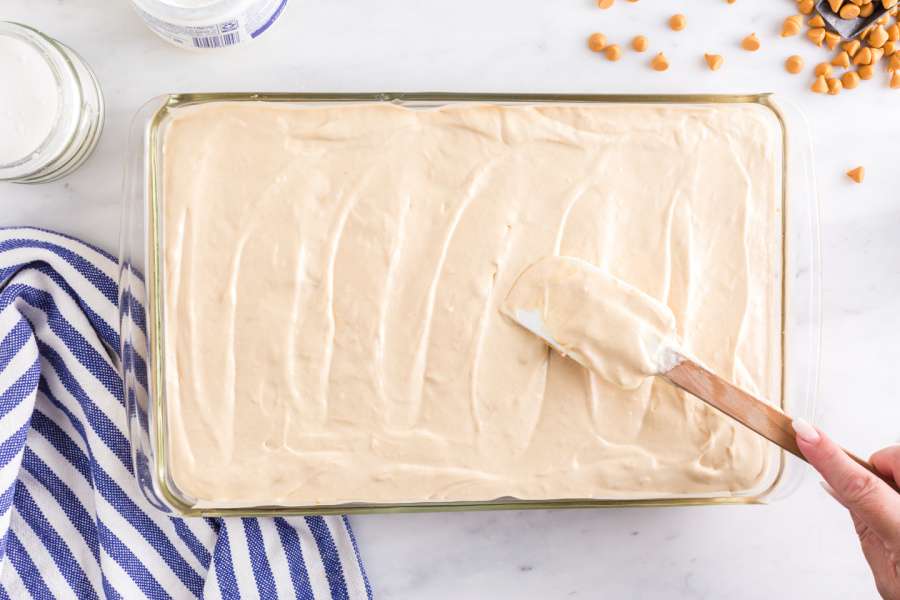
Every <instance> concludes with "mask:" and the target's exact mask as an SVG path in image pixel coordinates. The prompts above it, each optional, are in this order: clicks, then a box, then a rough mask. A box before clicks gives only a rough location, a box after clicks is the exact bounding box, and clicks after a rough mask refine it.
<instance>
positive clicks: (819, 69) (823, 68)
mask: <svg viewBox="0 0 900 600" xmlns="http://www.w3.org/2000/svg"><path fill="white" fill-rule="evenodd" d="M813 72H814V73H815V74H816V75H824V76H825V77H831V65H829V64H828V63H819V64H817V65H816V69H815V71H813Z"/></svg>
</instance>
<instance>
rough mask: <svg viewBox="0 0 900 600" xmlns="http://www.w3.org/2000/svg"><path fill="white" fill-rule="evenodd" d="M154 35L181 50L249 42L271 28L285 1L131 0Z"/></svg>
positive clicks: (282, 9) (222, 46) (224, 46)
mask: <svg viewBox="0 0 900 600" xmlns="http://www.w3.org/2000/svg"><path fill="white" fill-rule="evenodd" d="M132 2H133V4H134V7H135V9H136V10H137V13H138V14H139V15H140V17H141V18H142V19H143V20H144V23H146V24H147V27H149V28H150V29H151V30H152V31H153V32H154V33H156V34H157V35H158V36H159V37H161V38H162V39H164V40H166V41H167V42H169V43H170V44H173V45H175V46H179V47H181V48H194V49H197V50H210V49H215V48H228V47H231V46H237V45H239V44H243V43H244V42H247V41H250V40H252V39H254V38H257V37H259V36H260V35H262V34H263V33H265V32H266V31H267V30H268V29H269V27H271V26H272V24H273V23H275V21H277V20H278V17H280V16H281V13H282V12H283V11H284V7H285V5H286V4H287V0H132Z"/></svg>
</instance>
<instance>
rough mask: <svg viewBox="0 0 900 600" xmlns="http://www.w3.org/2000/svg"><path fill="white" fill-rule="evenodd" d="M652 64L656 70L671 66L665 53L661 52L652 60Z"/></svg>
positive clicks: (663, 69)
mask: <svg viewBox="0 0 900 600" xmlns="http://www.w3.org/2000/svg"><path fill="white" fill-rule="evenodd" d="M650 66H651V67H653V70H654V71H665V70H666V69H668V68H669V60H668V59H667V58H666V55H665V54H663V53H662V52H660V53H659V54H657V55H656V56H654V57H653V60H651V61H650Z"/></svg>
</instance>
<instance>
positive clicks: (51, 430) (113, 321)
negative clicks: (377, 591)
mask: <svg viewBox="0 0 900 600" xmlns="http://www.w3.org/2000/svg"><path fill="white" fill-rule="evenodd" d="M117 269H118V266H117V264H116V261H115V260H114V259H113V258H112V257H111V256H109V255H108V254H106V253H104V252H102V251H100V250H97V249H95V248H92V247H90V246H88V245H86V244H84V243H82V242H79V241H76V240H73V239H71V238H69V237H66V236H63V235H60V234H57V233H52V232H48V231H43V230H38V229H30V228H28V229H0V569H2V571H0V586H2V587H0V599H2V598H12V599H19V598H28V597H33V598H39V599H42V598H82V599H83V598H125V599H127V600H132V599H137V598H153V599H157V598H265V599H268V598H294V597H296V598H346V599H348V600H349V599H354V598H371V596H372V592H371V589H370V587H369V583H368V581H367V579H366V575H365V571H364V570H363V567H362V563H361V561H360V558H359V553H358V551H357V549H356V543H355V540H354V538H353V534H352V532H351V530H350V526H349V523H348V522H347V519H346V517H343V518H342V517H309V518H303V517H297V518H275V519H238V518H233V519H199V518H197V519H179V518H174V517H171V516H168V515H166V514H165V513H162V512H160V511H158V510H156V509H154V508H153V507H151V506H150V505H149V504H148V503H147V502H146V501H145V500H144V498H143V496H142V494H141V493H140V491H139V490H138V487H137V483H136V481H135V478H134V476H133V471H132V464H131V457H130V449H129V443H128V439H127V437H126V434H125V432H126V416H125V408H124V405H123V401H122V380H121V378H120V377H119V371H118V360H119V357H118V352H119V350H118V349H119V335H118V332H117V329H118V309H117V307H116V302H117V297H118V290H117V284H116V278H117Z"/></svg>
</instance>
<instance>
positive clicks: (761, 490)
mask: <svg viewBox="0 0 900 600" xmlns="http://www.w3.org/2000/svg"><path fill="white" fill-rule="evenodd" d="M220 101H265V102H292V103H309V104H319V105H323V104H336V103H354V102H356V103H363V102H365V103H370V102H392V103H396V104H399V105H402V106H405V107H409V108H431V107H436V106H441V105H445V104H452V103H462V102H465V103H472V102H479V103H498V104H535V103H569V104H571V103H654V104H659V103H664V104H710V103H755V104H759V105H762V106H765V107H767V108H768V109H770V110H771V111H773V113H774V114H775V115H776V117H777V118H778V120H779V122H780V123H781V125H782V128H783V132H784V148H783V157H784V159H783V173H782V182H783V209H784V210H783V215H784V220H783V233H784V244H783V246H784V255H783V269H782V272H783V303H782V305H783V313H782V325H783V327H782V332H783V333H782V350H783V353H782V354H783V357H784V360H783V367H782V369H783V372H782V404H781V405H782V408H783V409H784V410H785V411H786V412H788V413H789V414H791V415H793V416H797V417H803V418H805V419H807V420H810V421H814V420H815V416H816V413H815V408H816V397H817V391H818V370H819V339H820V326H821V309H820V288H821V282H820V278H821V265H820V261H821V257H820V256H821V255H820V250H819V220H818V219H819V212H818V201H817V197H816V193H815V189H814V178H813V173H812V155H811V145H810V136H809V133H808V128H807V126H806V122H805V119H804V118H803V116H802V115H801V114H800V113H799V112H798V111H797V110H796V109H795V108H793V107H792V106H790V105H788V104H786V103H785V102H783V101H782V100H781V99H776V98H774V97H773V96H772V95H770V94H756V95H739V96H738V95H668V96H665V95H587V94H483V93H475V94H465V93H463V94H450V93H371V94H370V93H363V94H288V93H286V94H249V93H246V94H240V93H218V94H175V95H166V96H160V97H157V98H154V99H152V100H151V101H149V102H148V103H147V104H145V105H144V107H143V108H142V109H141V110H140V111H139V112H138V114H137V115H136V117H135V119H134V122H133V125H132V129H131V138H130V141H129V156H128V161H127V166H126V172H125V181H124V202H123V210H122V234H121V235H122V237H121V241H120V256H119V260H120V302H119V306H120V319H121V333H122V357H123V360H122V367H121V368H122V375H123V377H124V380H125V390H126V408H127V411H128V415H129V432H130V437H131V442H132V460H133V464H134V471H135V476H136V477H137V479H138V483H139V485H140V487H141V489H142V491H143V493H144V494H145V495H146V497H147V499H148V500H149V501H150V502H151V503H152V504H154V505H155V506H157V507H159V508H160V509H161V510H165V511H169V512H175V513H179V514H182V515H190V516H199V515H204V516H213V515H224V516H274V515H314V514H317V515H321V514H339V513H350V514H353V513H371V512H381V513H384V512H412V511H451V510H487V509H525V508H543V509H547V508H581V507H610V506H617V507H620V506H675V505H677V506H683V505H697V504H703V505H710V504H715V505H732V504H757V503H763V502H769V501H772V500H775V499H778V498H782V497H784V496H786V495H787V494H788V493H790V492H791V491H793V490H794V489H795V488H796V487H797V486H798V485H799V482H800V480H801V477H802V473H803V470H804V469H803V467H802V464H801V463H800V462H799V461H798V460H797V459H795V458H793V457H790V458H789V455H788V454H787V453H785V452H783V451H781V450H780V449H778V448H775V447H774V446H773V447H772V449H771V451H772V456H773V457H774V458H773V460H772V461H770V464H771V467H770V472H769V473H768V474H767V476H766V477H765V478H764V479H763V481H762V483H761V484H760V485H759V486H757V489H753V490H750V491H749V492H745V493H741V494H735V495H714V496H690V497H682V496H679V497H653V498H641V499H635V500H630V499H628V500H623V499H583V500H579V499H575V500H571V499H567V500H536V501H532V500H517V499H513V498H500V499H496V500H491V501H486V502H421V503H410V504H366V503H352V504H340V505H331V506H251V507H247V506H237V507H234V506H209V505H202V504H200V503H198V502H196V501H194V500H192V499H190V498H188V497H186V496H185V495H184V494H182V493H181V492H180V491H179V490H178V488H177V486H176V485H175V484H174V482H173V481H172V479H171V477H170V474H169V469H168V464H167V456H166V448H167V447H168V443H167V437H166V436H167V433H166V426H165V422H166V420H165V418H164V415H165V394H164V389H165V388H164V386H163V385H162V382H163V381H165V379H164V373H165V364H164V361H163V357H164V353H163V351H162V348H163V347H164V345H163V340H164V336H165V318H164V315H163V314H162V310H161V307H162V306H163V300H162V293H161V286H160V285H159V284H158V281H160V279H159V278H160V270H161V256H162V247H161V237H160V235H159V231H160V222H159V209H160V197H159V193H160V192H159V189H160V188H159V181H160V179H159V169H160V161H159V151H160V144H159V142H160V136H159V132H160V129H161V127H162V126H163V125H164V124H165V122H166V119H167V117H168V116H169V114H170V111H171V110H173V109H174V108H176V107H180V106H185V105H189V104H197V103H203V102H220Z"/></svg>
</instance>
